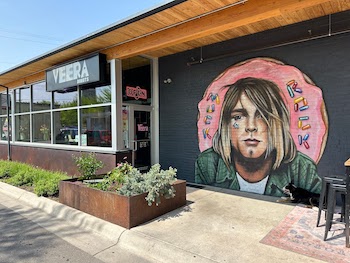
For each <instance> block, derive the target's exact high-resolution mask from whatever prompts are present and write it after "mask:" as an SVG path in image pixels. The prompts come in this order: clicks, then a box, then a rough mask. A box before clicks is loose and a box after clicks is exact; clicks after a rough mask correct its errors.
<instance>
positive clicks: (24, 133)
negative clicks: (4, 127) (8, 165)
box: [15, 114, 30, 142]
mask: <svg viewBox="0 0 350 263" xmlns="http://www.w3.org/2000/svg"><path fill="white" fill-rule="evenodd" d="M15 120H16V127H15V128H16V129H15V132H16V134H15V136H16V141H22V142H29V141H30V115H29V114H26V115H19V116H16V117H15Z"/></svg>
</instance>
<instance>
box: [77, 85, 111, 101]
mask: <svg viewBox="0 0 350 263" xmlns="http://www.w3.org/2000/svg"><path fill="white" fill-rule="evenodd" d="M111 98H112V97H111V86H110V85H107V86H102V87H94V88H89V89H82V90H81V105H94V104H102V103H110V102H111V100H112V99H111Z"/></svg>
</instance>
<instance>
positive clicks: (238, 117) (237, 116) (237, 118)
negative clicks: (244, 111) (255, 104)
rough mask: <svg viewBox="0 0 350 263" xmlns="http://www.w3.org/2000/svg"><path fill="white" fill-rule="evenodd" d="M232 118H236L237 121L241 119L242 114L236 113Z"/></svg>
mask: <svg viewBox="0 0 350 263" xmlns="http://www.w3.org/2000/svg"><path fill="white" fill-rule="evenodd" d="M232 119H234V120H235V121H238V120H240V119H242V116H241V115H235V116H233V117H232Z"/></svg>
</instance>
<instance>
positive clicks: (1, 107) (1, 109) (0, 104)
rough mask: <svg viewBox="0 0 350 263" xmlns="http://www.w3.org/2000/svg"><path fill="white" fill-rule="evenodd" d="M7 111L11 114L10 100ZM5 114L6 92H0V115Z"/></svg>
mask: <svg viewBox="0 0 350 263" xmlns="http://www.w3.org/2000/svg"><path fill="white" fill-rule="evenodd" d="M9 106H10V107H9V112H10V114H11V101H10V105H9ZM6 114H7V94H6V93H0V115H6Z"/></svg>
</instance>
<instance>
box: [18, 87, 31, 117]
mask: <svg viewBox="0 0 350 263" xmlns="http://www.w3.org/2000/svg"><path fill="white" fill-rule="evenodd" d="M15 102H16V103H15V108H16V113H22V112H29V111H30V87H25V88H20V89H16V90H15Z"/></svg>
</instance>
